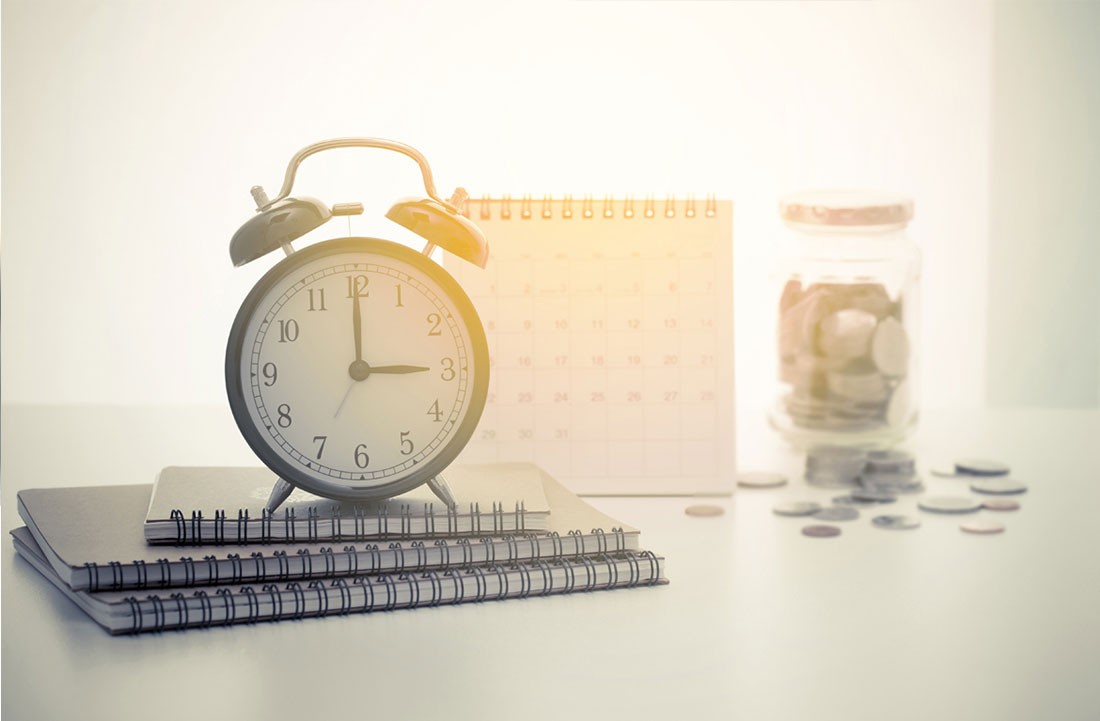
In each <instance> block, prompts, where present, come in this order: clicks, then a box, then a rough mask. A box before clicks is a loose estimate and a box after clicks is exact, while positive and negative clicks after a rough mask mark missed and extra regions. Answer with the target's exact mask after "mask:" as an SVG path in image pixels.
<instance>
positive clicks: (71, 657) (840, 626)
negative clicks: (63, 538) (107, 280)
mask: <svg viewBox="0 0 1100 721" xmlns="http://www.w3.org/2000/svg"><path fill="white" fill-rule="evenodd" d="M0 423H2V430H3V433H2V450H0V453H2V456H0V481H2V483H0V487H2V502H0V506H2V516H3V519H2V520H3V530H4V532H5V536H6V534H7V532H8V531H10V530H11V529H12V528H14V527H16V526H18V525H20V522H19V518H18V514H17V511H16V503H15V494H16V492H17V491H18V490H20V489H22V488H29V487H41V486H64V485H83V484H94V483H131V482H132V483H142V482H150V481H151V480H152V478H153V475H154V474H155V472H156V471H157V470H158V469H159V468H160V467H161V466H163V465H169V464H237V465H239V464H245V463H249V462H250V457H249V455H248V450H247V448H245V447H244V445H243V442H242V441H240V439H239V437H238V435H237V433H236V430H235V428H234V427H233V425H232V420H231V419H230V417H229V415H228V411H222V410H219V409H213V408H147V409H142V408H130V409H117V408H96V407H77V408H64V407H55V408H20V407H13V408H5V409H4V410H3V415H2V418H0ZM741 426H742V444H741V445H742V450H741V453H740V455H741V456H742V458H743V459H745V462H744V463H742V467H743V468H747V467H749V466H752V467H757V468H779V469H782V470H786V471H790V472H793V471H795V469H796V467H797V463H798V459H797V457H796V456H795V455H794V454H793V453H791V452H789V451H784V450H782V447H781V446H780V445H779V444H778V443H777V442H776V441H775V439H772V438H771V437H770V436H769V435H768V434H767V433H766V432H765V431H764V430H763V428H757V427H756V426H754V425H752V424H751V423H749V422H748V421H746V420H745V419H742V422H741ZM746 431H748V432H746ZM913 448H914V449H915V450H916V451H917V452H918V454H919V457H920V458H921V460H922V461H933V460H935V459H941V458H942V459H951V458H953V457H954V456H955V455H987V456H991V457H994V458H997V459H1001V460H1004V461H1006V462H1008V463H1010V464H1011V465H1012V466H1013V468H1014V475H1015V476H1016V477H1018V478H1020V479H1022V480H1025V481H1026V482H1027V483H1029V484H1030V487H1031V490H1030V491H1029V492H1028V493H1027V494H1026V495H1024V496H1023V497H1021V498H1020V501H1021V503H1022V505H1023V508H1022V510H1020V511H1017V512H1014V513H1004V514H998V515H996V518H997V519H998V520H1001V521H1003V522H1005V523H1006V524H1007V526H1008V530H1007V532H1006V533H1004V534H1002V535H1000V536H988V537H987V536H972V535H967V534H964V533H962V532H960V531H959V528H958V524H959V519H958V518H956V517H950V516H946V517H945V516H935V515H932V514H927V513H921V512H920V511H917V510H916V506H915V500H914V499H912V498H905V499H903V500H902V501H900V502H899V503H897V504H895V505H894V506H891V507H890V509H889V511H890V512H894V511H895V510H896V511H897V512H912V513H920V514H921V517H922V519H923V521H924V525H923V527H922V528H920V529H919V530H917V531H913V532H890V531H882V530H878V529H875V528H873V527H871V525H870V521H869V515H870V514H868V513H867V512H864V515H863V518H861V519H860V520H859V521H855V522H851V523H846V524H841V525H842V526H843V528H844V533H843V535H842V536H840V537H839V538H833V539H810V538H805V537H803V536H802V535H801V534H800V533H799V528H800V527H801V526H802V525H803V523H804V521H803V520H802V519H791V518H779V517H776V516H774V515H773V514H772V513H771V506H772V504H773V503H774V502H775V501H777V500H779V499H781V498H809V499H818V500H827V499H828V498H829V497H830V496H832V495H835V492H830V491H827V490H822V489H816V488H807V487H806V486H805V484H804V483H803V482H801V481H798V480H795V481H792V483H791V484H790V485H788V486H787V487H785V488H782V489H776V490H762V491H749V490H741V491H738V492H737V494H736V495H735V496H734V497H733V498H732V499H726V500H720V501H718V503H719V504H720V505H722V506H724V507H725V510H726V512H725V514H724V515H723V516H721V517H719V518H694V517H688V516H686V515H685V514H684V508H685V507H686V506H687V505H689V504H690V503H691V502H692V500H691V499H683V498H599V499H593V502H594V503H596V505H598V506H599V507H600V508H602V509H603V510H605V511H606V512H608V513H610V514H611V515H613V516H615V517H617V518H621V519H622V520H624V521H626V522H629V523H631V524H633V525H636V526H638V527H639V528H641V529H642V539H643V543H644V545H645V546H646V547H649V548H652V549H654V550H656V551H658V552H660V553H662V554H664V555H665V556H666V557H667V559H668V569H669V576H670V578H671V580H672V583H671V585H669V586H665V587H661V588H643V589H634V590H624V591H615V592H610V593H591V594H583V595H577V596H559V597H550V598H534V599H527V600H523V601H505V602H495V603H494V602H488V603H482V604H468V605H463V606H453V607H438V608H430V609H419V610H415V611H394V612H390V613H376V614H371V615H365V616H347V617H333V618H328V619H322V620H303V621H297V622H282V623H278V624H270V623H266V624H264V623H261V624H258V625H253V626H237V627H231V628H217V629H211V630H207V631H188V632H168V633H162V634H148V635H143V636H135V637H111V636H109V635H107V633H106V632H104V631H103V630H102V629H100V628H99V627H98V626H97V625H96V624H95V623H93V622H92V621H91V620H90V619H88V618H87V617H86V616H85V615H84V614H83V613H82V612H81V611H80V610H79V609H77V607H76V606H75V605H73V604H72V603H70V602H69V601H68V600H67V599H65V598H64V597H62V596H61V595H60V594H59V593H58V592H57V591H56V590H55V589H54V588H53V587H52V586H50V584H49V583H48V582H47V581H46V580H45V579H44V578H42V577H40V576H39V575H38V573H37V572H36V571H35V570H34V569H33V568H31V567H30V566H29V565H28V564H27V563H25V562H23V561H22V559H19V558H17V557H16V556H15V553H14V551H13V549H12V547H11V543H10V541H7V540H5V541H4V548H3V550H2V551H0V558H2V567H3V573H2V615H3V627H2V645H3V659H2V660H3V673H2V676H3V687H2V712H3V715H4V718H5V719H11V720H13V721H14V720H16V719H53V718H74V719H75V718H79V719H93V718H123V719H129V718H146V717H148V718H154V719H158V721H160V720H162V719H176V718H180V719H183V718H186V719H197V718H204V717H209V718H225V719H250V718H268V719H271V718H303V719H304V718H309V719H320V718H365V717H368V716H369V717H371V718H382V719H412V718H440V719H444V718H446V719H459V718H505V717H511V718H532V719H542V718H569V719H572V718H581V719H588V718H628V717H629V718H663V719H667V718H700V719H707V718H723V719H728V718H741V719H754V720H755V719H773V718H774V719H813V720H815V721H817V720H819V719H820V720H824V719H871V718H874V719H891V720H898V719H967V720H968V721H969V720H973V719H1028V720H1033V719H1051V720H1058V721H1066V720H1072V719H1097V718H1100V554H1098V539H1100V523H1098V522H1097V521H1098V520H1100V413H1097V412H1091V411H1080V412H1073V411H1002V412H988V413H938V414H926V419H925V422H924V424H923V425H922V429H921V432H920V434H919V435H918V437H917V439H916V440H915V442H914V444H913ZM926 480H927V482H928V485H929V488H930V490H931V491H937V492H938V491H944V492H949V491H963V490H964V484H963V482H961V481H958V480H954V479H938V478H934V477H928V478H926ZM982 513H983V514H985V515H987V516H990V517H992V516H993V515H994V514H993V513H992V512H989V511H983V512H982ZM337 714H339V715H337Z"/></svg>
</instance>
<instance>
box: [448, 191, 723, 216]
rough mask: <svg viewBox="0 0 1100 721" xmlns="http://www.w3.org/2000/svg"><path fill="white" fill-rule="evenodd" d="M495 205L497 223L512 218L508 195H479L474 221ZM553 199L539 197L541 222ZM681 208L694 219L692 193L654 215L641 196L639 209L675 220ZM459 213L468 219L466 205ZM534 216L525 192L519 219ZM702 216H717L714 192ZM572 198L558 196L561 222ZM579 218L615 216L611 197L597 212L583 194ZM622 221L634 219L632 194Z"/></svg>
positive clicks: (650, 202) (653, 206) (669, 199)
mask: <svg viewBox="0 0 1100 721" xmlns="http://www.w3.org/2000/svg"><path fill="white" fill-rule="evenodd" d="M494 205H498V206H499V211H498V214H497V215H498V217H499V218H500V219H501V220H509V219H511V217H512V196H511V195H510V194H504V195H502V196H501V197H500V198H499V199H494V198H493V197H492V196H491V195H488V194H483V195H482V196H481V200H480V202H479V204H478V207H479V210H478V218H479V219H480V220H491V219H492V218H493V206H494ZM554 205H555V203H554V197H553V195H552V194H550V193H545V194H543V196H542V203H541V206H540V209H539V212H538V213H537V215H538V217H540V218H543V219H547V220H549V219H552V218H553V217H554ZM681 207H682V208H683V210H682V213H683V215H684V217H686V218H695V217H698V213H697V211H696V199H695V194H694V193H690V194H688V195H687V197H686V198H685V199H684V200H682V201H677V200H676V196H675V194H672V193H670V194H668V195H666V196H665V199H664V205H663V207H662V208H661V210H660V213H658V210H657V201H656V198H655V197H654V195H653V194H652V193H650V194H647V195H646V196H645V200H644V202H643V206H642V213H641V214H642V216H643V217H645V218H656V217H658V216H660V217H664V218H675V217H676V216H677V215H678V214H679V212H680V211H679V210H678V208H681ZM459 210H460V212H461V213H462V214H463V215H465V216H466V217H470V211H469V205H468V204H464V205H461V206H459ZM535 215H536V214H535V213H534V212H533V211H532V194H530V193H525V194H523V195H522V196H521V200H520V219H521V220H530V219H531V218H534V217H535ZM703 215H704V216H705V217H707V218H713V217H715V216H717V215H718V198H717V195H715V194H714V193H708V194H707V195H706V199H705V201H704V211H703ZM573 216H574V213H573V196H572V194H569V193H566V194H565V195H563V196H562V200H561V213H560V217H561V218H562V219H566V220H568V219H570V218H573ZM580 216H581V218H585V219H592V218H597V217H599V218H606V219H610V218H614V217H615V197H614V196H613V195H611V194H605V195H604V196H603V201H602V205H601V208H600V210H599V212H598V213H597V212H596V209H595V199H594V196H593V195H592V194H591V193H586V194H585V195H584V196H583V199H582V201H581V212H580ZM622 217H623V218H633V217H635V210H634V195H633V194H629V193H628V194H627V195H626V196H625V197H624V200H623V209H622Z"/></svg>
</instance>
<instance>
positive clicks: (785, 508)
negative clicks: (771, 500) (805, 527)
mask: <svg viewBox="0 0 1100 721" xmlns="http://www.w3.org/2000/svg"><path fill="white" fill-rule="evenodd" d="M820 510H821V504H820V503H814V502H813V501H784V502H783V503H777V504H775V505H774V506H772V513H774V514H775V515H777V516H812V515H813V514H815V513H817V512H818V511H820Z"/></svg>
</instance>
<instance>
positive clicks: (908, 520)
mask: <svg viewBox="0 0 1100 721" xmlns="http://www.w3.org/2000/svg"><path fill="white" fill-rule="evenodd" d="M871 525H873V526H874V527H875V528H886V529H889V530H891V531H910V530H912V529H914V528H920V519H919V518H916V517H914V516H875V517H874V518H872V519H871Z"/></svg>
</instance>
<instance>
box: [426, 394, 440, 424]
mask: <svg viewBox="0 0 1100 721" xmlns="http://www.w3.org/2000/svg"><path fill="white" fill-rule="evenodd" d="M427 415H429V416H431V417H432V420H434V421H435V422H436V423H442V422H443V411H441V410H439V399H438V398H436V399H435V403H432V407H431V408H429V409H428V413H427Z"/></svg>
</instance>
